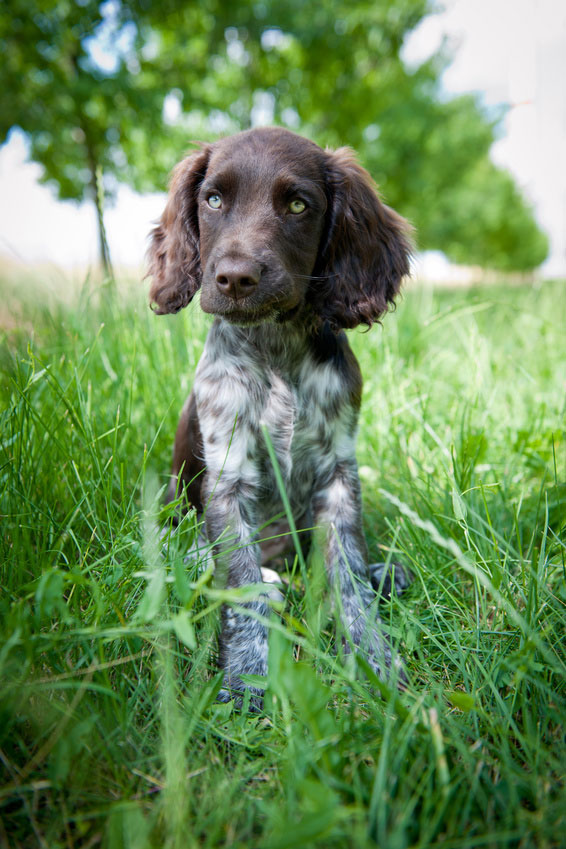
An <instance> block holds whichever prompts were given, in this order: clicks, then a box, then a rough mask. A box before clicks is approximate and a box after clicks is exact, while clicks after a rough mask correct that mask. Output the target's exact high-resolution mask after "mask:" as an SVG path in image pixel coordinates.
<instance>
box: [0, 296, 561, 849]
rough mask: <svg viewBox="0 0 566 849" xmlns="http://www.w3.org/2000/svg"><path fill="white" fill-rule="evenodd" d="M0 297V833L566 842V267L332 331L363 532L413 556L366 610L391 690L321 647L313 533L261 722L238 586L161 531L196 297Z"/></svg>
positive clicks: (198, 324)
mask: <svg viewBox="0 0 566 849" xmlns="http://www.w3.org/2000/svg"><path fill="white" fill-rule="evenodd" d="M3 301H4V305H5V306H4V309H3V311H2V314H3V315H4V313H10V314H11V316H12V320H11V321H8V322H7V323H6V325H7V329H6V331H5V333H4V338H3V342H2V346H1V349H0V356H1V358H2V384H1V394H2V414H1V415H2V418H1V460H0V468H1V477H0V499H1V500H0V509H1V513H2V518H1V523H2V532H1V540H0V546H1V555H2V558H1V559H2V562H1V568H2V577H1V595H0V611H1V644H0V674H1V677H2V694H1V701H0V769H1V770H2V772H3V781H2V788H1V789H0V815H1V823H2V825H1V827H0V828H1V830H0V843H2V842H4V843H5V844H6V845H8V846H14V847H18V846H26V847H27V846H40V847H49V849H56V847H66V849H67V848H68V847H91V846H105V847H135V849H145V847H179V849H180V847H183V849H185V847H193V846H205V847H217V846H242V847H244V846H245V847H267V846H269V847H270V849H291V847H349V846H355V847H366V846H367V847H372V846H376V845H378V846H380V847H386V849H403V848H404V847H429V846H437V845H438V846H441V845H442V846H443V847H454V849H456V847H458V849H460V847H461V849H464V847H470V849H471V848H472V847H478V846H486V847H501V846H506V847H507V846H509V847H530V846H543V847H554V846H564V845H566V793H565V771H566V743H565V740H564V724H565V722H566V688H565V670H566V646H565V634H566V629H565V624H566V611H565V603H566V582H565V578H566V566H565V564H566V551H565V548H566V546H565V534H564V532H565V524H566V488H565V486H564V480H565V471H566V451H565V430H564V412H565V395H566V384H565V374H566V372H565V367H564V363H565V361H566V334H565V333H564V327H566V298H565V297H564V284H560V283H547V284H545V285H543V286H541V287H540V288H538V289H533V288H503V287H502V288H496V289H493V288H492V289H482V290H477V291H469V292H457V293H456V292H454V293H452V292H433V291H430V290H419V291H412V292H410V293H409V294H407V295H406V297H405V299H404V300H403V302H402V303H401V304H400V306H399V308H398V310H397V312H396V313H395V314H393V315H390V316H388V317H387V318H386V319H385V321H384V325H383V328H382V329H381V328H376V329H374V330H372V332H371V333H370V334H364V333H357V332H355V333H352V334H350V338H351V341H352V343H353V346H354V348H355V350H356V353H357V355H358V357H359V359H360V362H361V365H362V371H363V373H364V376H365V396H364V404H363V412H362V419H361V422H360V439H359V450H358V456H359V463H360V470H361V476H362V483H363V489H364V505H365V524H366V533H367V537H368V541H369V544H370V550H371V555H372V557H373V559H386V558H393V559H394V560H396V561H400V562H402V563H404V564H405V565H406V566H408V567H409V568H410V570H411V572H412V574H413V577H414V580H413V583H412V585H411V586H410V587H409V589H408V590H407V591H406V593H405V594H404V595H403V596H402V597H401V598H397V597H395V596H394V597H393V598H392V600H391V601H390V602H389V603H384V604H383V605H382V617H383V619H384V622H385V625H386V627H387V629H388V631H389V633H390V634H391V638H392V640H393V641H394V643H395V644H396V645H398V646H399V648H400V650H401V651H402V653H403V654H404V656H405V658H406V664H407V674H408V678H409V686H408V689H407V691H406V692H404V693H402V694H397V693H394V692H390V691H387V690H386V689H385V690H383V691H381V690H380V689H379V687H378V686H377V682H375V681H371V680H367V679H366V678H365V677H364V676H363V675H359V674H356V670H355V669H353V668H352V667H351V666H350V665H349V664H348V663H346V662H344V661H343V659H341V658H340V657H339V656H338V657H337V656H336V654H335V650H334V649H333V625H332V621H331V619H332V617H331V612H330V607H329V603H328V592H327V590H326V587H325V578H324V567H323V564H322V561H321V556H320V554H316V553H315V555H314V556H313V558H312V562H311V564H310V573H311V574H310V576H309V580H308V582H307V585H306V587H304V588H303V587H302V586H301V584H302V580H299V579H297V580H295V581H294V582H292V583H291V584H290V586H289V589H288V590H287V593H286V600H285V605H280V609H279V611H277V612H274V614H273V616H272V620H271V623H272V626H271V633H270V673H269V689H268V694H267V697H266V700H265V708H264V713H263V714H262V715H260V716H259V717H258V716H257V715H254V714H252V713H248V712H247V711H246V710H245V709H244V710H243V711H242V712H240V713H238V712H235V711H234V710H233V709H232V706H231V705H225V704H220V703H217V702H216V701H215V695H216V692H217V691H218V688H219V687H220V679H221V676H220V675H219V674H218V672H217V669H216V666H215V656H214V653H215V645H216V642H215V640H216V636H215V635H216V629H217V620H218V610H219V607H220V605H221V604H222V602H223V601H224V600H226V599H228V598H229V599H230V600H232V601H233V602H234V603H237V602H238V601H239V600H241V598H242V596H241V594H240V595H238V593H234V592H233V591H232V593H231V594H230V592H228V591H221V590H219V589H217V588H216V587H215V586H214V582H213V580H212V578H211V571H210V569H207V568H206V564H207V554H208V552H207V551H206V550H203V551H201V553H200V555H199V556H196V555H195V557H194V558H192V559H191V561H190V562H189V563H187V564H185V563H184V555H185V553H186V551H187V550H188V548H189V547H190V546H191V543H192V541H193V539H194V538H195V535H196V533H197V531H198V528H196V521H195V519H194V518H191V517H189V519H188V520H187V521H186V522H185V523H183V525H182V526H181V529H180V531H179V533H177V534H175V535H172V536H171V538H170V539H169V540H168V542H167V543H166V546H165V549H164V550H163V551H162V548H161V544H160V543H158V539H157V534H156V530H155V529H156V526H157V523H158V522H159V521H163V516H162V515H160V514H159V499H160V491H161V490H162V488H163V486H164V485H165V483H166V480H167V471H168V467H169V457H170V446H171V441H172V436H173V433H174V429H175V424H176V420H177V415H178V411H179V409H180V406H181V404H182V402H183V400H184V397H185V395H186V394H187V393H188V391H189V388H190V383H191V377H192V374H193V373H194V369H195V367H196V363H197V362H198V358H199V355H200V352H201V350H202V346H203V341H204V337H205V334H206V328H207V320H206V319H205V318H204V317H203V316H202V315H201V314H200V313H199V311H198V307H197V306H192V307H190V308H189V310H187V311H185V313H183V314H181V315H179V316H176V317H172V318H166V319H163V318H157V317H155V316H153V315H152V314H151V313H150V311H149V310H148V309H147V307H146V304H145V298H144V293H143V292H141V291H140V292H137V293H135V292H134V291H129V292H128V291H126V293H125V294H123V295H122V297H121V300H119V299H118V296H117V295H116V293H114V292H112V291H109V290H106V289H104V288H103V289H100V290H97V291H93V290H92V288H91V287H89V286H88V285H85V288H84V290H83V291H82V293H81V294H80V297H79V298H78V300H77V301H76V302H73V303H72V304H64V303H61V302H58V301H57V300H56V299H55V300H53V299H52V300H51V302H50V304H49V305H48V306H46V305H42V302H41V297H40V295H39V290H38V289H37V288H34V287H33V281H30V284H29V289H28V290H20V291H18V292H14V291H13V289H10V288H9V287H8V286H7V285H5V286H4V288H3ZM6 305H7V307H6ZM303 590H304V591H303ZM358 672H359V670H358Z"/></svg>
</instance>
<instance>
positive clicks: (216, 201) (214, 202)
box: [206, 195, 222, 209]
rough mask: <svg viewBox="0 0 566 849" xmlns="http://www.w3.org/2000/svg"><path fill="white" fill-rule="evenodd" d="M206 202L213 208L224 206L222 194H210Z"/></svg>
mask: <svg viewBox="0 0 566 849" xmlns="http://www.w3.org/2000/svg"><path fill="white" fill-rule="evenodd" d="M206 202H207V204H208V205H209V207H210V208H211V209H220V207H221V206H222V198H221V197H220V195H209V196H208V197H207V199H206Z"/></svg>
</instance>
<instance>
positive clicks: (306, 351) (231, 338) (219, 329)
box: [210, 318, 347, 372]
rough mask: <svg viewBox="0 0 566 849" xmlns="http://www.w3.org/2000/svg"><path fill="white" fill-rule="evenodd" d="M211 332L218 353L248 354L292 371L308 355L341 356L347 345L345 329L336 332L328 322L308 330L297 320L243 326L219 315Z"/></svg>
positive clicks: (318, 358)
mask: <svg viewBox="0 0 566 849" xmlns="http://www.w3.org/2000/svg"><path fill="white" fill-rule="evenodd" d="M210 336H211V339H210V343H211V344H212V345H213V346H214V349H215V353H216V355H217V356H219V355H228V356H230V357H234V358H238V357H241V356H242V355H244V354H247V355H248V356H252V358H253V359H254V360H256V361H258V362H261V363H262V364H263V365H267V366H271V367H274V368H276V369H277V370H281V371H291V372H292V371H294V370H295V368H296V367H300V366H301V365H302V364H303V363H304V362H305V358H308V359H310V358H313V359H314V360H315V361H316V362H318V363H323V362H327V361H329V360H332V359H334V358H335V357H336V356H339V355H340V353H341V351H343V348H344V346H345V345H346V346H347V341H346V337H345V334H344V333H343V332H339V333H338V334H336V333H334V331H332V330H331V328H330V327H329V326H328V325H327V324H323V325H321V324H319V325H318V326H317V327H314V326H312V324H311V327H310V332H308V333H305V323H304V322H303V321H296V320H295V321H288V322H278V321H270V322H262V323H261V324H256V325H247V326H241V325H237V324H232V323H231V322H228V321H226V320H225V319H222V318H217V319H216V320H215V322H214V324H213V326H212V329H211V332H210ZM309 355H310V356H309Z"/></svg>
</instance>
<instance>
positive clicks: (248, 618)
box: [206, 469, 269, 705]
mask: <svg viewBox="0 0 566 849" xmlns="http://www.w3.org/2000/svg"><path fill="white" fill-rule="evenodd" d="M209 480H210V485H211V486H212V489H213V492H212V493H211V498H210V503H209V505H208V507H207V511H206V527H207V534H208V537H209V539H211V540H215V541H216V545H215V562H216V570H217V574H218V577H219V580H220V582H221V583H222V584H223V585H224V586H226V587H229V588H231V589H236V588H239V587H245V586H247V585H250V584H261V583H262V577H261V569H260V550H259V546H258V544H257V543H253V542H252V541H251V540H252V539H253V537H254V534H255V531H256V523H255V520H254V512H255V511H254V498H253V494H252V491H251V488H250V487H249V485H248V486H246V484H245V483H243V484H242V482H241V481H238V482H236V481H235V480H234V479H233V477H232V475H231V471H230V470H228V471H227V470H226V469H224V470H223V471H222V475H221V477H220V478H219V479H218V478H216V479H215V473H214V472H211V471H209ZM238 607H239V608H241V609H240V610H237V609H235V608H234V607H231V606H230V605H225V606H224V607H223V609H222V631H221V635H220V663H221V665H222V667H223V668H224V670H225V673H226V674H225V678H224V684H225V689H224V690H222V691H221V693H220V696H219V698H220V699H222V700H224V701H227V700H228V699H230V698H235V699H236V700H237V701H239V700H240V699H241V696H242V693H243V691H244V689H245V688H246V687H247V686H248V685H246V684H244V683H243V681H242V679H241V676H242V675H249V674H253V675H261V676H265V675H266V674H267V628H266V626H265V624H263V622H262V621H260V619H263V620H265V619H266V617H267V616H268V614H269V607H268V604H267V598H266V596H261V597H260V598H258V599H254V600H252V601H246V602H242V603H241V604H240V605H238ZM258 617H259V618H260V619H258ZM250 689H251V690H252V693H253V694H254V696H255V698H254V704H256V705H257V704H258V701H259V700H260V698H261V695H262V690H261V689H260V688H257V687H253V686H252V687H250Z"/></svg>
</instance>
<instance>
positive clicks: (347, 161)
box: [313, 147, 411, 327]
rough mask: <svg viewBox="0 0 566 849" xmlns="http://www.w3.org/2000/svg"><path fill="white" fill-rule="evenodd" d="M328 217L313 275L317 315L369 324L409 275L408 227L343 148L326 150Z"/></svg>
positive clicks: (339, 323) (341, 322)
mask: <svg viewBox="0 0 566 849" xmlns="http://www.w3.org/2000/svg"><path fill="white" fill-rule="evenodd" d="M326 155H327V157H328V165H327V187H328V195H329V198H328V200H329V207H328V209H329V218H328V221H327V226H326V234H325V236H324V237H323V243H322V245H321V252H320V255H319V260H318V262H317V265H316V268H315V272H314V273H315V274H316V275H317V276H320V277H322V278H324V281H322V280H321V281H319V282H317V283H316V284H315V292H314V293H313V294H314V302H315V308H316V310H317V312H318V314H319V315H320V316H321V317H322V318H323V319H327V320H328V321H329V322H330V323H331V324H332V325H333V326H334V327H356V326H357V325H358V324H367V326H368V327H371V325H372V324H373V322H374V321H377V320H378V319H379V318H380V316H382V315H383V313H384V312H386V311H387V309H388V307H389V305H392V304H393V303H394V299H395V296H396V295H397V293H398V292H399V289H400V286H401V280H402V278H403V277H404V276H405V275H407V274H409V260H410V255H411V241H410V232H411V228H410V225H409V224H408V223H407V222H406V221H405V220H404V219H403V218H401V216H400V215H398V214H397V213H396V212H395V211H394V210H393V209H390V208H389V207H388V206H386V205H385V204H384V203H382V201H381V200H380V198H379V195H378V193H377V189H376V187H375V185H374V183H373V181H372V179H371V177H370V175H369V174H368V173H367V171H365V170H364V169H363V168H362V167H361V166H360V165H359V164H358V163H357V162H356V159H355V154H354V152H353V151H352V150H351V149H350V148H347V147H342V148H340V149H339V150H336V151H335V152H332V151H327V154H326Z"/></svg>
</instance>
